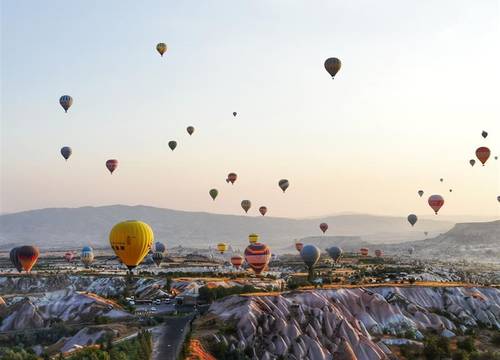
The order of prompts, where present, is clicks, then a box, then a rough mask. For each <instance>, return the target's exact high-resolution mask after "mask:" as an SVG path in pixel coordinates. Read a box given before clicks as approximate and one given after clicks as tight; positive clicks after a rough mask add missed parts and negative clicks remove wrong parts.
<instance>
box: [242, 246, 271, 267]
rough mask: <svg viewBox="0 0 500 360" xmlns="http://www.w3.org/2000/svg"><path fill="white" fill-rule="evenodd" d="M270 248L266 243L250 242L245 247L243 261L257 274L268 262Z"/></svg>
mask: <svg viewBox="0 0 500 360" xmlns="http://www.w3.org/2000/svg"><path fill="white" fill-rule="evenodd" d="M270 259H271V249H270V248H269V246H267V245H266V244H262V243H255V244H250V245H248V246H247V248H246V249H245V261H246V262H247V264H248V266H250V267H251V268H252V270H253V271H254V272H255V274H257V275H259V274H260V273H261V272H262V271H263V270H264V269H265V268H266V266H267V264H269V260H270Z"/></svg>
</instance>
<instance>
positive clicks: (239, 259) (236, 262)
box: [231, 255, 244, 269]
mask: <svg viewBox="0 0 500 360" xmlns="http://www.w3.org/2000/svg"><path fill="white" fill-rule="evenodd" d="M243 261H244V260H243V256H241V255H234V256H232V257H231V264H232V265H233V266H234V267H235V268H236V269H239V268H240V266H241V264H243Z"/></svg>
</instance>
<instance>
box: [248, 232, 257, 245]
mask: <svg viewBox="0 0 500 360" xmlns="http://www.w3.org/2000/svg"><path fill="white" fill-rule="evenodd" d="M258 241H259V235H257V234H254V233H252V234H250V235H248V242H249V243H250V244H255V243H256V242H258Z"/></svg>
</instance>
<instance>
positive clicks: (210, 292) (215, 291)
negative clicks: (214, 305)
mask: <svg viewBox="0 0 500 360" xmlns="http://www.w3.org/2000/svg"><path fill="white" fill-rule="evenodd" d="M257 291H260V290H259V289H257V288H255V287H253V286H252V285H245V286H233V287H229V288H225V287H222V286H217V287H214V288H208V287H206V286H203V287H201V288H200V289H199V290H198V292H199V300H200V301H206V302H213V301H215V300H218V299H222V298H224V297H226V296H229V295H238V294H248V293H252V292H257Z"/></svg>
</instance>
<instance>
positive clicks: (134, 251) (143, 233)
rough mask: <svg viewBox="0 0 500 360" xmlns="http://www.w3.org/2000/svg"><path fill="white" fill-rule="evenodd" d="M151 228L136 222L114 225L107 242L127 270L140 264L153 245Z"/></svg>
mask: <svg viewBox="0 0 500 360" xmlns="http://www.w3.org/2000/svg"><path fill="white" fill-rule="evenodd" d="M153 240H154V234H153V230H152V229H151V227H150V226H149V225H148V224H146V223H144V222H142V221H137V220H128V221H124V222H121V223H118V224H116V225H115V226H114V227H113V229H111V232H110V233H109V242H110V244H111V248H112V249H113V250H114V251H115V254H116V255H117V256H118V257H119V258H120V260H121V261H122V263H123V264H125V265H126V266H127V267H128V269H129V270H132V269H133V268H135V267H136V266H137V265H139V264H140V263H141V261H142V260H143V259H144V257H145V256H146V255H147V254H148V252H149V250H150V249H151V246H152V245H153Z"/></svg>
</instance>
